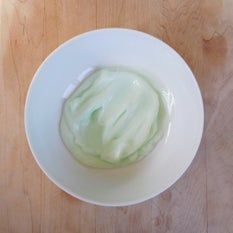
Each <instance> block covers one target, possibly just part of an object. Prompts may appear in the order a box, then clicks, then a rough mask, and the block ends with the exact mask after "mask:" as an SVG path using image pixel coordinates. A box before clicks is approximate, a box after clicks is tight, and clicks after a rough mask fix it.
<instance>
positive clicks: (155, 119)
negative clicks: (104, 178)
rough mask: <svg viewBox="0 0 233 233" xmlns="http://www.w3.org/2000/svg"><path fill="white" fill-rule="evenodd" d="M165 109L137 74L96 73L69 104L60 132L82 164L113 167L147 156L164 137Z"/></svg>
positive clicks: (106, 70)
mask: <svg viewBox="0 0 233 233" xmlns="http://www.w3.org/2000/svg"><path fill="white" fill-rule="evenodd" d="M164 118H165V107H164V102H163V101H162V98H161V95H160V94H159V92H158V91H157V90H156V89H155V88H154V87H153V85H151V84H150V83H149V81H148V80H147V79H146V78H145V77H144V76H142V75H141V74H138V73H136V72H132V71H129V70H126V69H123V68H104V69H99V70H96V71H95V72H93V73H92V74H91V75H90V76H89V77H87V78H86V79H85V80H84V81H83V82H82V83H81V85H80V86H79V87H78V88H77V89H76V90H75V91H74V92H73V93H72V95H71V96H70V97H69V98H68V99H67V100H66V102H65V104H64V108H63V111H62V116H61V124H60V133H61V137H62V139H63V142H64V144H65V145H66V147H67V148H68V149H69V151H70V152H71V153H72V154H73V156H74V157H75V158H77V159H78V160H79V161H80V162H81V163H82V164H85V165H88V166H91V167H98V168H112V167H119V166H124V165H127V164H130V163H133V162H135V161H138V160H139V159H141V158H143V157H144V156H145V155H146V154H148V153H149V152H150V151H151V150H152V149H153V148H154V146H155V145H156V143H157V141H158V140H159V139H160V138H161V136H162V131H163V130H162V129H163V128H164Z"/></svg>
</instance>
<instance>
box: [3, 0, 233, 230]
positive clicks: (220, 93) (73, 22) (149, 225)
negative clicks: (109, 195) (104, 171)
mask: <svg viewBox="0 0 233 233" xmlns="http://www.w3.org/2000/svg"><path fill="white" fill-rule="evenodd" d="M0 7H1V9H0V10H1V11H0V12H1V14H0V15H1V21H0V35H1V44H0V62H1V63H0V233H8V232H10V233H28V232H35V233H36V232H45V233H52V232H56V233H57V232H58V233H63V232H64V233H66V232H72V233H73V232H78V233H79V232H81V233H89V232H95V233H125V232H128V233H137V232H138V233H151V232H155V233H165V232H169V233H204V232H209V233H232V232H233V1H231V0H224V1H223V0H197V1H196V0H195V1H194V0H169V1H168V0H166V1H165V0H143V1H142V0H44V1H42V0H0ZM102 27H128V28H134V29H138V30H141V31H144V32H147V33H150V34H152V35H154V36H156V37H158V38H160V39H162V40H163V41H165V42H167V43H168V44H169V45H171V46H172V47H173V48H174V49H176V50H177V51H178V52H179V53H180V54H181V55H182V56H183V58H184V59H185V60H186V62H187V63H188V64H189V65H190V67H191V68H192V70H193V72H194V74H195V75H196V78H197V80H198V82H199V85H200V87H201V90H202V94H203V98H204V104H205V132H204V136H203V140H202V143H201V146H200V148H199V151H198V154H197V156H196V158H195V160H194V161H193V163H192V165H191V167H190V168H189V169H188V171H187V172H186V173H185V174H184V176H183V177H182V178H181V179H180V180H179V181H178V182H177V183H176V184H174V185H173V186H172V187H171V188H169V189H168V190H167V191H166V192H164V193H163V194H161V195H159V196H158V197H155V198H154V199H152V200H149V201H146V202H144V203H142V204H139V205H135V206H130V207H123V208H105V207H98V206H94V205H90V204H86V203H84V202H82V201H79V200H76V199H75V198H73V197H71V196H69V195H68V194H66V193H64V192H63V191H61V190H59V189H58V188H57V187H56V186H55V185H54V184H52V183H51V182H50V181H49V180H48V179H47V178H46V177H45V175H44V174H42V172H41V171H40V169H39V167H38V166H37V164H36V163H35V161H34V159H33V157H32V156H31V152H30V150H29V148H28V145H27V141H26V138H25V133H24V124H23V111H24V102H25V96H26V93H27V88H28V86H29V84H30V82H31V80H32V77H33V74H34V72H35V71H36V69H37V68H38V66H39V65H40V63H41V62H42V61H43V59H44V58H45V57H46V56H47V55H48V54H49V53H50V52H51V51H52V50H53V49H55V48H56V47H57V46H58V45H59V44H61V43H62V42H64V41H65V40H67V39H69V38H71V37H72V36H75V35H77V34H79V33H82V32H85V31H88V30H92V29H96V28H102Z"/></svg>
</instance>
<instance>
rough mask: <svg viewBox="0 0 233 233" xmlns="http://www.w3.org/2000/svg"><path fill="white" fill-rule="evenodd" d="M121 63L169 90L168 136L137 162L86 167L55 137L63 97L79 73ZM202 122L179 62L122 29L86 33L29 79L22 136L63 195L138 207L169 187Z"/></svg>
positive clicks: (167, 50)
mask: <svg viewBox="0 0 233 233" xmlns="http://www.w3.org/2000/svg"><path fill="white" fill-rule="evenodd" d="M121 65H123V66H126V67H131V68H135V69H136V70H138V69H140V70H145V71H147V72H148V73H150V74H151V75H152V76H154V77H155V78H156V79H157V81H158V82H159V83H161V84H162V85H163V86H164V87H165V88H167V89H168V90H170V91H171V93H172V94H173V96H174V106H173V112H172V116H171V119H170V122H171V123H170V125H169V129H168V131H169V132H168V133H167V135H166V136H165V137H164V138H163V140H162V141H161V142H160V143H159V144H158V146H156V148H155V150H154V151H153V152H152V153H151V155H149V156H147V157H146V158H145V159H143V160H142V161H140V162H138V163H135V164H133V165H130V166H127V167H123V168H118V169H93V168H88V167H85V166H83V165H81V164H79V163H78V162H77V161H76V160H75V159H74V158H73V157H72V156H71V155H70V154H69V152H68V151H67V149H66V148H65V146H64V145H63V143H62V140H61V138H60V135H59V120H60V114H61V106H62V101H63V100H62V95H63V93H64V91H65V89H66V88H67V86H69V84H70V83H72V81H73V80H74V79H75V78H76V77H77V76H78V75H79V74H80V73H81V72H82V71H83V70H85V69H87V68H89V67H95V66H121ZM203 120H204V114H203V103H202V98H201V94H200V90H199V87H198V84H197V82H196V80H195V78H194V76H193V74H192V72H191V70H190V69H189V67H188V65H187V64H186V63H185V62H184V60H183V59H182V58H181V57H180V56H179V55H178V54H177V53H176V52H175V51H174V50H173V49H172V48H171V47H169V46H168V45H167V44H165V43H164V42H162V41H160V40H158V39H156V38H154V37H152V36H150V35H148V34H145V33H143V32H139V31H134V30H129V29H120V28H119V29H117V28H114V29H100V30H96V31H91V32H88V33H84V34H82V35H79V36H77V37H74V38H72V39H71V40H69V41H67V42H65V43H64V44H62V45H61V46H59V47H58V48H57V49H56V50H55V51H54V52H52V53H51V54H50V55H49V56H48V57H47V59H45V61H44V62H43V63H42V64H41V66H40V67H39V69H38V70H37V72H36V74H35V75H34V78H33V80H32V83H31V85H30V88H29V91H28V95H27V100H26V105H25V130H26V135H27V139H28V142H29V145H30V148H31V151H32V153H33V155H34V158H35V160H36V161H37V163H38V165H39V166H40V168H41V169H42V170H43V171H44V173H45V174H46V175H47V176H48V177H49V178H50V179H51V180H52V181H53V182H54V183H55V184H56V185H57V186H58V187H60V188H61V189H63V190H64V191H65V192H67V193H69V194H71V195H72V196H74V197H77V198H79V199H81V200H83V201H86V202H89V203H94V204H98V205H104V206H124V205H131V204H136V203H139V202H142V201H145V200H147V199H149V198H152V197H154V196H156V195H157V194H159V193H161V192H163V191H164V190H165V189H167V188H168V187H169V186H171V185H172V184H173V183H175V182H176V181H177V179H178V178H180V177H181V175H182V174H183V173H184V172H185V170H186V169H187V168H188V166H189V165H190V163H191V162H192V160H193V158H194V156H195V154H196V151H197V149H198V146H199V144H200V140H201V136H202V131H203Z"/></svg>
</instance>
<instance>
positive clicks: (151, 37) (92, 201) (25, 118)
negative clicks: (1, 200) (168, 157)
mask: <svg viewBox="0 0 233 233" xmlns="http://www.w3.org/2000/svg"><path fill="white" fill-rule="evenodd" d="M103 31H109V32H111V31H122V32H127V33H135V34H138V35H140V36H143V37H147V38H150V39H153V40H157V41H159V43H161V44H163V46H165V47H168V48H169V49H170V50H172V51H173V52H174V53H175V54H176V56H178V58H179V59H181V60H182V61H183V63H184V65H185V66H186V68H187V69H188V71H189V72H190V78H191V79H192V82H193V84H194V86H195V89H196V91H197V94H198V98H199V100H198V102H199V107H200V119H201V131H200V136H199V140H198V143H197V148H196V150H195V151H193V154H194V156H193V158H192V159H191V160H190V161H189V162H188V163H187V165H185V167H184V168H183V170H182V172H181V174H180V175H179V176H178V177H177V178H176V179H175V181H170V182H168V184H167V185H166V186H165V187H164V188H163V189H162V190H160V191H157V192H151V193H149V194H146V195H144V196H143V197H140V198H136V199H134V200H132V201H127V202H126V201H123V202H120V201H119V202H116V203H110V202H101V201H95V200H92V199H90V198H86V197H85V196H83V195H77V194H76V193H74V192H73V191H72V190H70V189H69V188H68V187H66V186H65V185H64V184H60V183H59V182H58V181H57V180H56V178H54V177H53V175H51V174H49V172H48V171H46V169H45V168H44V167H43V165H42V164H40V162H39V160H38V159H37V156H36V153H35V151H34V149H33V147H32V144H31V142H30V137H29V132H28V118H27V111H28V107H29V98H30V94H31V90H32V86H33V85H34V83H35V80H36V77H37V75H38V73H39V72H40V70H41V69H42V67H43V66H44V64H45V62H46V61H47V60H49V59H50V57H52V56H53V55H54V54H55V53H56V52H57V51H58V50H60V49H62V48H63V47H65V46H66V45H67V44H69V43H70V42H72V41H73V40H76V39H80V38H83V37H86V36H91V35H92V34H95V33H99V32H103ZM24 129H25V134H26V138H27V142H28V145H29V148H30V150H31V154H32V155H33V157H34V159H35V161H36V163H37V164H38V166H39V168H40V169H41V170H42V171H43V172H44V174H45V175H46V176H47V177H48V178H49V180H50V181H52V183H54V184H55V185H56V186H57V187H59V188H60V189H61V190H62V191H64V192H66V193H68V194H69V195H71V196H73V197H75V198H77V199H79V200H81V201H84V202H87V203H90V204H94V205H99V206H106V207H120V206H130V205H134V204H139V203H142V202H144V201H146V200H149V199H151V198H153V197H156V196H157V195H159V194H161V193H163V192H164V191H166V190H167V189H168V188H170V187H171V186H173V185H174V184H175V183H176V182H177V181H178V180H179V179H180V178H181V177H182V176H183V175H184V173H185V172H186V171H187V170H188V168H189V167H190V165H191V163H192V161H193V160H194V158H195V156H196V154H197V151H198V149H199V147H200V143H201V140H202V137H203V130H204V104H203V97H202V94H201V91H200V87H199V85H198V82H197V80H196V78H195V76H194V74H193V72H192V71H191V69H190V67H189V65H188V64H187V63H186V61H185V60H184V59H183V57H182V56H181V55H180V54H179V53H178V52H177V51H176V50H175V49H173V48H172V47H171V46H170V45H168V44H167V43H165V42H164V41H162V40H161V39H158V38H156V37H154V36H152V35H150V34H148V33H145V32H142V31H139V30H135V29H130V28H120V27H109V28H99V29H95V30H91V31H86V32H84V33H81V34H78V35H76V36H74V37H72V38H70V39H68V40H66V41H65V42H63V43H62V44H60V45H59V46H58V47H57V48H55V49H54V50H53V51H52V52H50V53H49V55H48V56H47V57H46V58H45V59H44V60H43V61H42V63H41V64H40V65H39V67H38V68H37V70H36V72H35V73H34V75H33V78H32V80H31V82H30V84H29V86H28V90H27V95H26V100H25V105H24Z"/></svg>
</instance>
